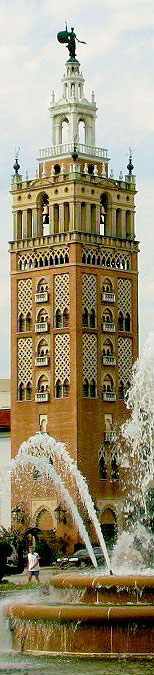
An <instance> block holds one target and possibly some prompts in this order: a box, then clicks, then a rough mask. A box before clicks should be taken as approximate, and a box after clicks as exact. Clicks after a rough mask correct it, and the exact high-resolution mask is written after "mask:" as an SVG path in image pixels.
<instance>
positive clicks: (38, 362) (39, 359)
mask: <svg viewBox="0 0 154 675" xmlns="http://www.w3.org/2000/svg"><path fill="white" fill-rule="evenodd" d="M49 361H50V357H49V356H36V359H35V366H48V365H49Z"/></svg>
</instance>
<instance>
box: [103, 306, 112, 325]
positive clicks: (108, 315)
mask: <svg viewBox="0 0 154 675" xmlns="http://www.w3.org/2000/svg"><path fill="white" fill-rule="evenodd" d="M103 322H105V323H113V315H112V312H111V310H110V309H108V308H107V309H105V310H104V312H103Z"/></svg>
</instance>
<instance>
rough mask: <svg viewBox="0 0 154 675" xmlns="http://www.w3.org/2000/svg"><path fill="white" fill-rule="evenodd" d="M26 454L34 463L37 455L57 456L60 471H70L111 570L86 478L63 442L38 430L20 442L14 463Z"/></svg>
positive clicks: (47, 457)
mask: <svg viewBox="0 0 154 675" xmlns="http://www.w3.org/2000/svg"><path fill="white" fill-rule="evenodd" d="M27 455H29V456H32V457H33V463H35V461H36V457H37V456H38V455H39V458H40V457H41V456H43V457H44V458H45V457H46V459H48V462H49V460H50V458H51V459H52V460H53V459H55V457H57V458H59V459H60V460H61V461H62V462H63V467H62V473H64V465H65V467H66V471H67V472H68V470H69V471H70V475H71V476H72V477H73V478H74V479H75V481H76V484H77V487H78V490H79V494H80V498H81V501H82V504H83V505H84V507H86V509H87V511H88V514H89V518H90V520H91V522H92V524H93V526H94V528H95V532H96V535H97V537H98V541H99V543H100V546H101V549H102V552H103V555H104V558H105V561H106V564H107V567H108V570H109V571H111V565H110V559H109V556H108V552H107V548H106V544H105V541H104V537H103V534H102V531H101V527H100V523H99V520H98V518H97V514H96V511H95V508H94V504H93V502H92V498H91V495H90V493H89V490H88V485H87V482H86V478H85V477H84V476H82V474H81V472H80V471H79V469H78V468H77V466H76V463H75V462H74V460H73V459H72V457H70V455H69V453H68V451H67V450H66V447H65V445H64V443H60V442H57V441H55V439H54V438H52V437H51V436H49V435H48V434H47V433H43V434H42V433H41V432H38V433H37V434H35V436H31V437H30V438H29V440H28V441H24V443H22V445H21V446H20V448H19V452H18V455H17V458H16V459H15V463H16V462H18V460H19V463H20V461H21V462H23V461H25V460H23V458H25V457H27ZM48 466H49V473H50V469H51V466H50V464H48ZM58 468H59V467H58ZM51 477H52V476H51ZM84 541H85V540H84ZM90 557H91V555H90ZM95 567H97V563H96V560H95Z"/></svg>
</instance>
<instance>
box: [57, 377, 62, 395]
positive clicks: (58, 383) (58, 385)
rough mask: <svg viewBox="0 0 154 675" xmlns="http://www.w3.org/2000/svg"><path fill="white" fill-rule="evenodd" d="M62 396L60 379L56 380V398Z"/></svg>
mask: <svg viewBox="0 0 154 675" xmlns="http://www.w3.org/2000/svg"><path fill="white" fill-rule="evenodd" d="M61 397H62V386H61V382H60V380H57V382H56V398H61Z"/></svg>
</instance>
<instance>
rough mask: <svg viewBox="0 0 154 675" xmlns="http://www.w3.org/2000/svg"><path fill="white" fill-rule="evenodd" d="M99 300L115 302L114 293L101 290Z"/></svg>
mask: <svg viewBox="0 0 154 675" xmlns="http://www.w3.org/2000/svg"><path fill="white" fill-rule="evenodd" d="M101 300H102V302H115V294H114V293H111V292H110V291H109V292H107V291H103V293H102V294H101Z"/></svg>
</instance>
